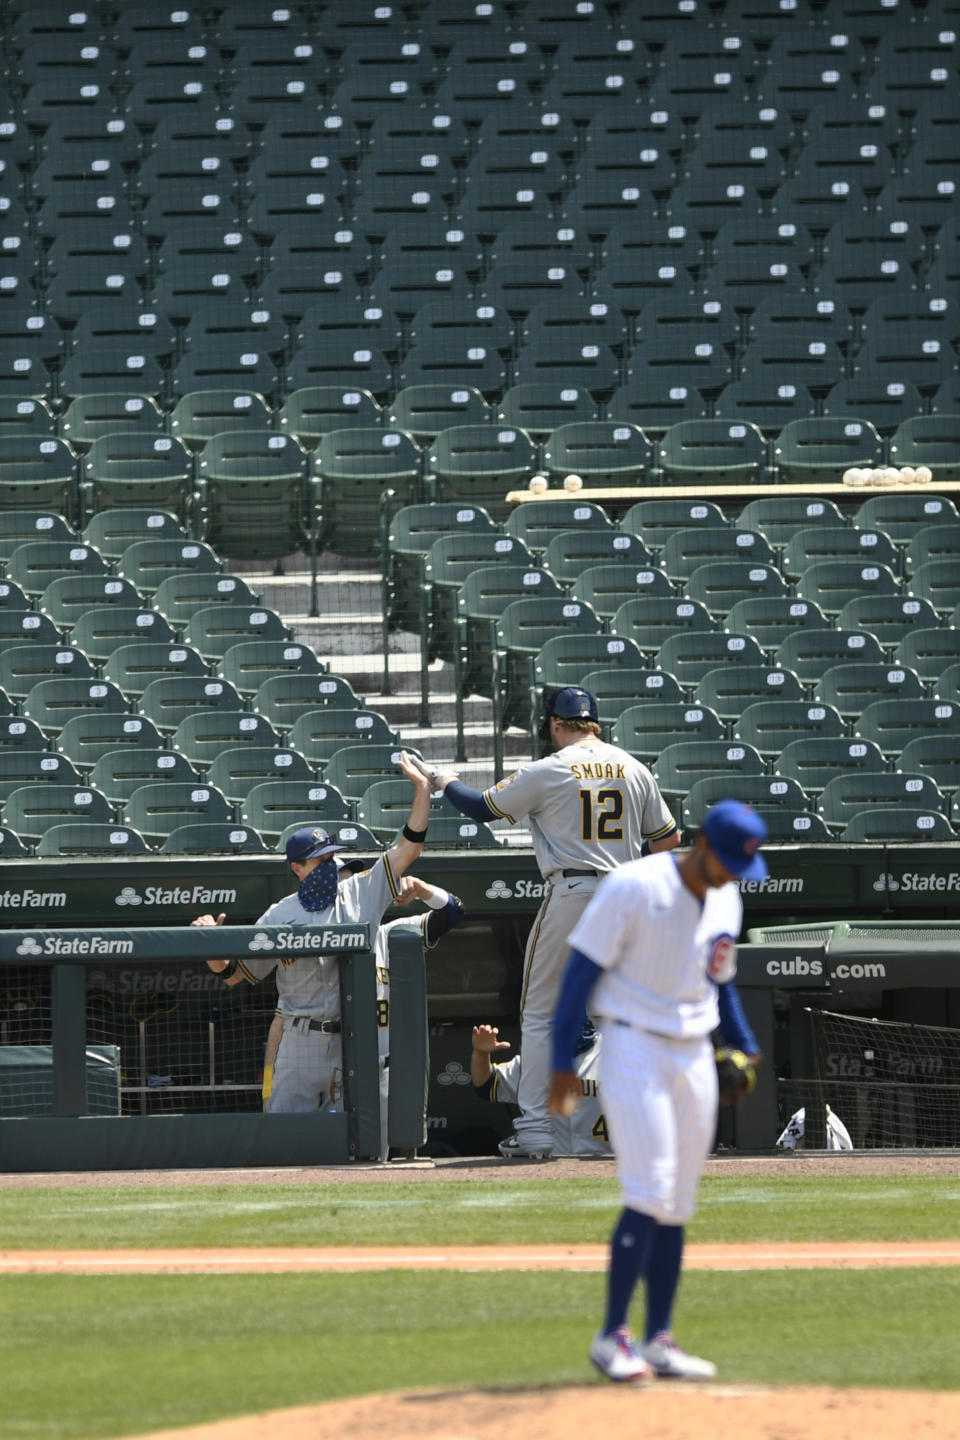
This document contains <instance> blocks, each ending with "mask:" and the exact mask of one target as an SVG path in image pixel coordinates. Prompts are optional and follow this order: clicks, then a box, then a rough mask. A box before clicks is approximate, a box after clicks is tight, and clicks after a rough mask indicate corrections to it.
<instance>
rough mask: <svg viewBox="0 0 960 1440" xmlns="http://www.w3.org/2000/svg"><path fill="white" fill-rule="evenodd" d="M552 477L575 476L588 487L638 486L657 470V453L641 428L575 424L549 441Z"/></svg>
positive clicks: (562, 428)
mask: <svg viewBox="0 0 960 1440" xmlns="http://www.w3.org/2000/svg"><path fill="white" fill-rule="evenodd" d="M543 463H544V466H545V468H546V471H547V473H548V474H549V475H552V476H554V477H555V478H558V479H559V478H562V477H564V476H566V475H570V474H576V475H579V476H580V477H581V479H582V480H583V481H584V483H585V484H587V485H639V484H641V483H642V482H643V481H644V480H646V479H649V477H650V474H651V472H652V470H653V468H654V450H653V446H652V444H651V442H650V440H649V439H648V437H647V436H646V435H645V434H644V432H643V431H642V430H641V428H640V426H639V425H634V424H631V423H630V422H629V421H620V420H616V419H613V420H574V421H571V422H568V423H567V424H566V425H560V426H558V427H557V429H555V430H554V431H553V432H552V433H551V434H550V435H549V436H548V438H547V439H546V441H545V442H544V446H543Z"/></svg>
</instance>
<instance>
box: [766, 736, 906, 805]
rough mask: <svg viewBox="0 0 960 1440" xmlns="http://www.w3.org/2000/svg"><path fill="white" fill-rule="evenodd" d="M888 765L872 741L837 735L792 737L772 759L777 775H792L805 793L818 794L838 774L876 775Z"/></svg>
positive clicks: (878, 747) (881, 752) (877, 746)
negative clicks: (776, 756)
mask: <svg viewBox="0 0 960 1440" xmlns="http://www.w3.org/2000/svg"><path fill="white" fill-rule="evenodd" d="M887 768H888V766H887V762H886V760H885V759H884V756H883V751H882V750H881V749H880V746H879V745H877V744H876V743H875V742H874V741H873V740H866V739H860V738H856V739H850V737H849V736H839V735H837V736H832V737H831V736H825V735H816V736H806V737H804V738H802V739H799V740H791V741H789V742H788V743H787V744H786V745H785V746H784V747H783V749H782V750H781V751H780V756H779V758H778V759H777V760H775V761H774V770H775V772H776V774H778V775H786V776H788V777H792V778H793V779H794V780H796V781H797V782H798V784H800V785H802V786H803V789H804V790H805V791H806V793H807V794H808V795H818V794H819V793H820V791H821V790H823V788H824V786H826V785H827V783H828V782H829V781H830V780H832V779H833V778H834V777H835V776H837V775H849V774H853V773H854V772H857V771H862V772H864V773H869V772H872V773H874V774H877V773H879V772H880V771H883V770H886V769H887Z"/></svg>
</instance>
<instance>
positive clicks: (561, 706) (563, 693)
mask: <svg viewBox="0 0 960 1440" xmlns="http://www.w3.org/2000/svg"><path fill="white" fill-rule="evenodd" d="M546 713H547V715H548V716H550V715H556V717H557V719H558V720H597V719H598V718H599V716H598V711H597V702H596V700H594V698H593V696H592V695H591V694H590V691H589V690H583V689H581V688H580V686H579V685H565V686H564V688H563V689H562V690H555V691H554V693H553V694H552V695H551V696H550V697H549V699H548V700H547V705H546Z"/></svg>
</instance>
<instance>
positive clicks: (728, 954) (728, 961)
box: [707, 935, 737, 985]
mask: <svg viewBox="0 0 960 1440" xmlns="http://www.w3.org/2000/svg"><path fill="white" fill-rule="evenodd" d="M736 973H737V942H736V941H735V940H734V938H733V936H732V935H718V936H717V937H716V939H715V940H713V941H712V942H711V945H710V958H709V960H708V961H707V974H708V975H709V976H710V979H711V980H713V981H714V982H715V983H716V984H717V985H723V984H725V983H726V981H728V980H732V979H733V977H734V975H736Z"/></svg>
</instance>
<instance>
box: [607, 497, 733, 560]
mask: <svg viewBox="0 0 960 1440" xmlns="http://www.w3.org/2000/svg"><path fill="white" fill-rule="evenodd" d="M729 524H730V522H729V520H728V519H727V517H726V516H725V515H724V513H723V511H722V510H721V509H720V507H719V505H715V504H714V503H713V501H712V500H699V499H692V498H691V499H690V500H678V499H670V500H654V499H650V500H638V501H636V503H635V504H633V505H631V506H630V508H629V510H627V511H626V513H625V514H624V515H623V517H622V518H621V521H620V525H621V528H622V529H623V530H626V531H629V532H630V533H631V534H636V535H639V536H640V537H641V538H642V539H643V540H644V542H645V543H646V544H647V545H649V547H650V549H651V550H662V549H663V547H664V545H665V544H666V542H667V540H668V539H669V537H670V536H671V535H672V534H673V532H674V531H675V530H689V529H691V528H692V527H693V526H695V525H696V526H704V527H707V528H709V529H712V530H724V529H726V528H727V526H728V525H729Z"/></svg>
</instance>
